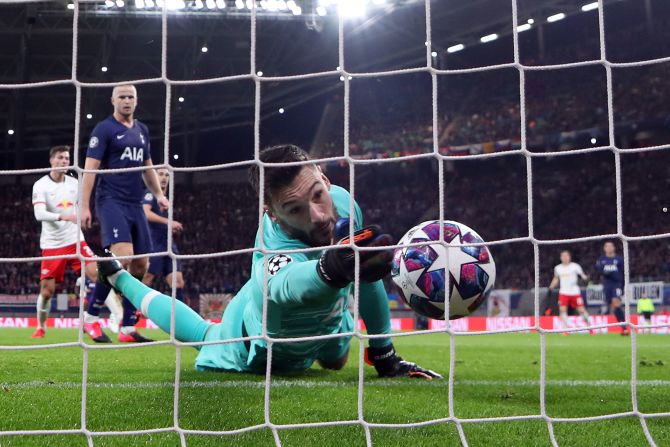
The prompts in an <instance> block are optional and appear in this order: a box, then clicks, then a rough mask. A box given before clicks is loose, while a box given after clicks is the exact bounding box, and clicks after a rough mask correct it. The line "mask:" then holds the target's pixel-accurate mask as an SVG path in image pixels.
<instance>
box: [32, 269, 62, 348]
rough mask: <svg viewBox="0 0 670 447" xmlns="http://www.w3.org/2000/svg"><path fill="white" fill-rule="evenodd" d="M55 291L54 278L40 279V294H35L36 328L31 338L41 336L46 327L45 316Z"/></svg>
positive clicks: (49, 308)
mask: <svg viewBox="0 0 670 447" xmlns="http://www.w3.org/2000/svg"><path fill="white" fill-rule="evenodd" d="M55 291H56V280H54V279H53V278H45V279H42V280H41V281H40V294H39V295H38V296H37V306H36V307H37V329H36V330H35V332H34V333H33V335H32V337H33V338H42V337H44V334H45V332H46V329H47V318H49V311H50V310H51V297H52V296H53V295H54V292H55Z"/></svg>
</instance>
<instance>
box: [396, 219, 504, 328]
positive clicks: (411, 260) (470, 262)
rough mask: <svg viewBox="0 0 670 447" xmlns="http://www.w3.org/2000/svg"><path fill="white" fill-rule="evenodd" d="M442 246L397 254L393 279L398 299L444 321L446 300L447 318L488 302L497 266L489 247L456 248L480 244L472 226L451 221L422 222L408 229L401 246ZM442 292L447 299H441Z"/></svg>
mask: <svg viewBox="0 0 670 447" xmlns="http://www.w3.org/2000/svg"><path fill="white" fill-rule="evenodd" d="M440 230H441V231H442V233H443V234H444V242H445V245H442V244H441V243H440V242H436V243H434V244H429V245H421V246H418V247H404V248H398V249H396V250H395V253H394V256H393V266H392V270H391V278H392V279H393V282H394V283H395V284H396V285H397V286H398V290H399V292H400V296H401V297H402V298H403V299H404V300H405V302H406V303H407V304H408V305H409V306H410V307H411V308H412V309H413V310H414V311H415V312H416V313H418V314H420V315H424V316H426V317H429V318H435V319H438V320H444V316H445V296H446V299H448V300H449V319H450V320H453V319H456V318H461V317H464V316H466V315H469V314H470V313H471V312H473V311H474V310H475V309H477V308H478V307H479V305H480V304H481V303H482V302H483V301H484V300H485V299H486V297H487V296H488V294H489V292H490V290H491V288H492V287H493V283H494V282H495V279H496V265H495V263H494V262H493V257H492V256H491V252H490V251H489V249H488V248H487V247H484V246H477V247H454V246H453V245H454V244H466V243H481V242H484V241H483V240H482V238H481V237H480V236H479V235H478V234H477V233H476V232H475V231H474V230H472V229H471V228H469V227H467V226H465V225H463V224H461V223H458V222H453V221H449V220H445V221H442V222H441V223H440V221H439V220H433V221H428V222H423V223H421V224H419V225H417V226H416V227H414V228H412V229H411V230H409V231H408V232H407V233H406V234H405V236H403V238H402V239H401V240H400V242H399V243H400V244H410V243H416V242H429V241H439V239H440ZM445 294H446V295H445Z"/></svg>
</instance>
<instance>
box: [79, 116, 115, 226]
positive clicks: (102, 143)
mask: <svg viewBox="0 0 670 447" xmlns="http://www.w3.org/2000/svg"><path fill="white" fill-rule="evenodd" d="M108 137H109V135H107V132H106V131H105V127H104V125H102V123H99V124H98V125H97V126H95V128H94V129H93V132H91V138H90V140H89V141H88V149H87V150H86V160H85V161H84V169H86V170H97V169H100V161H101V160H102V158H103V157H104V155H105V152H106V151H107V141H108V139H109V138H108ZM96 176H97V173H95V172H84V175H83V177H82V193H81V194H82V196H81V204H80V207H79V208H80V209H79V212H80V213H81V226H82V228H84V229H87V228H91V223H92V218H91V195H92V194H93V187H94V186H95V178H96Z"/></svg>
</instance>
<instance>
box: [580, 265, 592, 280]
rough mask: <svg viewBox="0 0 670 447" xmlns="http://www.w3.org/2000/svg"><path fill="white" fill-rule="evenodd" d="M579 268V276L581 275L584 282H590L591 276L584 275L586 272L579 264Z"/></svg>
mask: <svg viewBox="0 0 670 447" xmlns="http://www.w3.org/2000/svg"><path fill="white" fill-rule="evenodd" d="M577 267H578V268H579V269H578V270H577V274H578V275H579V277H580V278H582V279H583V280H584V281H588V280H589V275H587V274H586V273H584V270H582V266H581V265H579V264H577Z"/></svg>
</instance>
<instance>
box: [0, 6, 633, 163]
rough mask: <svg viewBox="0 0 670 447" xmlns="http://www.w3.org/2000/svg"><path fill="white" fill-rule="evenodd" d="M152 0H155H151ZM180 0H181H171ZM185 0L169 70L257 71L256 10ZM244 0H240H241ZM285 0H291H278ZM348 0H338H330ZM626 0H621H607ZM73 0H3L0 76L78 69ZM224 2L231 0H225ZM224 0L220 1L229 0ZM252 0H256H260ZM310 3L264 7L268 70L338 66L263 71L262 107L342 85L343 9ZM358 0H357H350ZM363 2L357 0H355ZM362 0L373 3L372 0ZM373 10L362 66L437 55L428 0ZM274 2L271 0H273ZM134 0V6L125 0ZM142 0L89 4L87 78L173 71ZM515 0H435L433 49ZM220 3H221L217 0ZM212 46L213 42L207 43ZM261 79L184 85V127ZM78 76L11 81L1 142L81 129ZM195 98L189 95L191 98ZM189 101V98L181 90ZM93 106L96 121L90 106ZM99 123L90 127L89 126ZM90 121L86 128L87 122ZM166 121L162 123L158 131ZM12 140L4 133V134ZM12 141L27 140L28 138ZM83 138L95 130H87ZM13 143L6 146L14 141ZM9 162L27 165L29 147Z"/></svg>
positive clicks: (209, 74) (461, 40) (185, 74)
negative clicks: (325, 9) (428, 43)
mask: <svg viewBox="0 0 670 447" xmlns="http://www.w3.org/2000/svg"><path fill="white" fill-rule="evenodd" d="M145 1H146V0H145ZM166 1H168V2H172V1H173V0H166ZM196 1H197V0H189V1H187V2H185V6H188V8H185V9H178V8H177V9H175V10H170V13H169V14H168V20H167V35H168V38H167V61H166V70H167V76H168V78H170V79H171V80H176V81H179V80H194V79H207V78H218V77H224V76H235V75H244V74H249V72H250V11H249V10H248V8H247V6H248V5H247V2H243V3H244V8H238V6H239V4H236V2H235V1H233V0H226V2H225V3H226V5H225V6H226V8H225V9H224V10H221V9H219V8H218V7H217V2H216V1H211V2H207V1H206V0H205V1H204V2H202V5H203V6H202V7H201V8H199V7H198V4H196ZM238 1H239V0H238ZM277 1H279V0H277ZM328 1H329V3H330V4H332V3H336V1H337V0H327V1H326V3H328ZM621 1H622V0H610V1H607V2H606V4H611V3H618V2H621ZM68 3H71V2H70V1H65V0H61V1H53V2H31V1H21V2H20V3H18V4H2V5H0V38H1V39H2V41H3V45H2V46H0V84H16V83H33V82H40V81H54V80H67V79H70V77H71V72H72V57H73V48H72V40H73V39H72V32H73V31H72V25H73V23H72V22H73V15H74V10H73V6H70V7H68ZM220 3H222V2H220ZM220 3H219V5H220ZM249 3H250V2H249ZM294 3H295V5H300V8H301V13H300V14H299V15H296V14H287V13H283V14H280V12H279V11H277V12H276V13H273V12H272V11H267V8H266V9H262V8H261V4H262V3H261V2H259V3H258V7H259V8H261V9H259V12H258V20H257V28H256V29H257V46H256V47H257V51H256V70H257V71H259V72H262V73H263V75H264V76H266V77H267V76H286V75H296V74H304V73H312V72H324V71H331V72H333V73H332V74H331V75H330V76H327V77H314V78H309V79H302V80H300V81H296V80H293V81H286V82H283V83H281V85H279V83H277V82H268V83H263V90H262V99H263V101H262V108H263V110H262V115H263V116H265V115H267V114H273V113H277V110H278V109H279V108H280V107H284V108H288V107H291V106H292V105H296V104H299V103H302V102H305V101H308V100H310V99H312V98H315V97H319V96H322V97H323V96H324V95H325V94H327V93H328V92H332V91H337V90H338V89H340V88H341V83H340V79H339V73H335V72H334V70H336V67H337V66H338V65H339V58H338V32H337V30H338V25H337V13H336V10H335V9H334V7H333V6H331V7H330V13H329V14H327V15H325V16H321V15H319V14H318V13H317V12H316V8H317V6H318V5H320V4H322V3H324V2H323V0H314V1H312V0H304V1H299V0H295V2H294ZM349 3H351V2H349ZM354 3H356V2H354ZM358 3H363V1H362V0H360V1H359V2H358ZM367 3H369V5H368V9H367V12H366V14H365V15H363V16H361V17H353V18H347V19H346V22H345V62H346V65H345V67H346V69H347V70H348V71H351V72H362V71H374V70H388V69H393V68H407V67H419V66H424V65H425V60H426V53H425V51H426V50H425V46H424V41H425V39H426V36H425V11H424V8H423V4H424V2H423V1H421V0H370V1H368V2H367ZM586 3H588V2H587V1H586V0H582V1H575V0H541V1H540V0H518V18H519V24H523V23H526V21H527V20H528V19H534V20H536V21H537V22H538V23H540V22H544V21H545V20H546V17H548V16H550V15H552V14H556V13H558V12H565V13H566V14H573V13H579V11H580V7H581V6H582V5H583V4H586ZM263 4H265V5H266V6H267V3H266V2H263ZM119 5H122V6H119ZM135 5H136V2H135V0H127V1H123V0H114V2H112V1H111V0H107V4H105V2H103V1H85V2H82V3H80V5H79V22H78V25H79V26H78V40H77V42H78V48H77V79H78V80H79V81H82V82H87V83H114V82H118V81H125V80H130V79H154V80H155V79H158V78H160V77H161V67H162V64H161V13H160V11H159V10H157V9H156V8H154V9H153V10H149V9H147V8H146V3H144V4H143V5H144V8H137V7H136V6H135ZM511 5H512V1H511V0H468V1H462V0H440V1H432V2H431V14H432V23H431V26H432V35H433V39H432V40H433V42H432V48H431V49H432V50H434V51H436V52H438V53H439V54H440V55H446V54H447V49H448V48H451V47H453V46H454V45H456V44H465V45H466V46H467V47H470V46H472V45H481V43H480V39H481V37H482V36H484V35H493V34H496V35H500V36H503V35H506V34H510V33H511V32H512V9H511V8H512V6H511ZM209 6H213V7H212V8H211V10H210V9H209ZM205 48H206V49H205ZM254 91H255V87H254V83H253V81H252V80H250V79H241V80H235V81H230V82H225V83H215V84H207V85H201V86H189V85H174V86H173V88H172V91H171V93H172V99H173V103H172V104H173V105H172V108H173V115H172V117H171V118H172V124H171V127H172V129H171V130H172V131H173V132H174V133H173V135H174V134H179V132H184V131H185V130H184V129H188V128H189V123H191V124H192V123H193V122H196V121H197V123H198V125H199V126H202V128H204V129H207V128H215V127H222V126H224V127H225V126H234V125H239V124H241V123H247V124H248V123H249V122H251V121H252V120H253V104H254ZM75 94H76V91H75V88H74V86H73V85H72V84H70V85H68V84H67V83H64V84H61V85H52V86H45V87H41V88H31V89H27V90H26V89H7V88H5V89H2V90H0V127H1V126H3V125H4V127H7V128H8V129H9V128H11V129H12V130H14V134H13V135H12V138H11V139H9V138H7V135H5V133H4V132H3V134H2V136H1V137H0V138H4V140H5V141H4V145H2V144H1V143H0V151H3V149H4V152H5V153H7V152H11V151H15V150H16V149H15V148H17V147H20V148H21V149H20V151H19V152H22V151H24V150H30V148H35V149H39V150H43V149H44V148H45V147H48V145H50V144H52V143H56V142H59V143H60V142H63V141H71V139H72V132H73V124H74V119H73V118H74V113H75ZM165 94H166V89H165V87H164V86H163V85H162V83H160V82H154V83H153V84H151V85H146V86H143V87H142V88H141V91H140V94H139V96H140V107H141V110H142V111H143V117H150V118H148V119H149V120H150V121H151V120H155V121H157V122H158V121H160V122H164V119H163V117H164V114H165V113H164V105H165ZM180 97H181V98H183V99H182V100H180V99H179V98H180ZM108 98H109V88H108V87H85V88H83V89H82V108H81V116H82V120H83V123H84V126H86V125H87V124H90V123H93V122H95V121H97V120H98V119H100V118H101V117H103V116H105V115H107V114H108V113H109V112H110V110H111V107H110V106H109V101H108ZM180 101H182V102H180ZM89 114H90V116H91V120H92V121H90V123H88V120H87V119H86V118H85V117H86V116H87V115H89ZM89 130H90V129H89ZM83 133H86V129H83ZM157 134H158V135H160V133H156V132H155V133H154V136H156V135H157ZM0 141H1V140H0ZM12 141H15V142H16V141H21V143H20V144H17V143H12ZM80 141H83V140H80ZM3 146H4V147H3ZM0 164H4V165H5V166H9V165H17V166H21V165H22V164H23V163H22V157H21V156H19V158H18V159H17V160H15V163H1V162H0Z"/></svg>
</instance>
